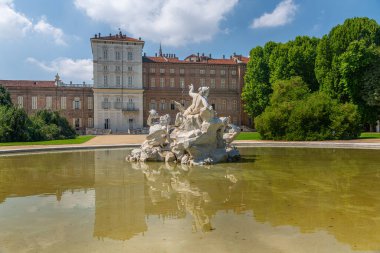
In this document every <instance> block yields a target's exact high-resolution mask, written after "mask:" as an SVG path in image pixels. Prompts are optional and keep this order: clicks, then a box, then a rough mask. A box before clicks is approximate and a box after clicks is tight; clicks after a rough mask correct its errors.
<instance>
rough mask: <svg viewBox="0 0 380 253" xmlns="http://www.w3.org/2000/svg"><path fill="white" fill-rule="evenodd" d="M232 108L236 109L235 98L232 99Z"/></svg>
mask: <svg viewBox="0 0 380 253" xmlns="http://www.w3.org/2000/svg"><path fill="white" fill-rule="evenodd" d="M232 110H234V111H237V101H236V100H233V101H232Z"/></svg>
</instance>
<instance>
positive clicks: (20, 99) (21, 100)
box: [17, 96, 24, 108]
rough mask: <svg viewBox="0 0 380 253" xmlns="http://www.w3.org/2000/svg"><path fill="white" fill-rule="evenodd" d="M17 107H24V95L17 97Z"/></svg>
mask: <svg viewBox="0 0 380 253" xmlns="http://www.w3.org/2000/svg"><path fill="white" fill-rule="evenodd" d="M17 107H18V108H24V97H23V96H18V97H17Z"/></svg>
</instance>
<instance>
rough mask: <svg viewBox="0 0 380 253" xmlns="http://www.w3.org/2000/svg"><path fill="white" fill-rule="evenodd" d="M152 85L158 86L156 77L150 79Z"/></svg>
mask: <svg viewBox="0 0 380 253" xmlns="http://www.w3.org/2000/svg"><path fill="white" fill-rule="evenodd" d="M150 87H156V79H155V78H151V79H150Z"/></svg>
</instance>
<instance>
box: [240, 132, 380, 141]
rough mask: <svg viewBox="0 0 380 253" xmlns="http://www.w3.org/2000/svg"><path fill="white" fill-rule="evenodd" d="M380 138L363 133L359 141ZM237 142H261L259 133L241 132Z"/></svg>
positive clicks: (374, 134)
mask: <svg viewBox="0 0 380 253" xmlns="http://www.w3.org/2000/svg"><path fill="white" fill-rule="evenodd" d="M377 138H380V133H362V134H361V135H360V137H359V139H377ZM236 140H261V137H260V134H259V133H258V132H241V133H240V134H239V135H238V136H237V138H236Z"/></svg>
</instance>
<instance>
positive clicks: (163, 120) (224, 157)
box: [126, 85, 240, 165]
mask: <svg viewBox="0 0 380 253" xmlns="http://www.w3.org/2000/svg"><path fill="white" fill-rule="evenodd" d="M189 95H190V96H191V97H192V98H193V102H192V104H191V105H190V106H189V107H188V108H187V109H186V110H185V108H183V106H182V105H181V104H179V103H178V102H176V105H177V109H178V110H179V111H180V112H179V113H178V114H177V116H176V120H175V126H172V125H170V116H169V115H168V114H166V115H164V116H161V117H159V116H158V114H157V112H156V111H155V110H151V111H150V112H149V113H150V115H149V117H148V122H147V123H148V125H149V126H150V129H149V135H148V136H147V137H146V140H145V141H144V143H143V144H142V145H141V147H140V148H139V149H134V150H132V152H131V154H130V155H128V156H127V157H126V160H127V161H130V162H137V161H139V162H145V161H165V162H177V163H182V164H189V165H192V164H194V165H205V164H213V163H219V162H228V161H237V160H239V159H240V154H239V151H238V150H237V149H236V148H234V147H232V146H231V143H232V141H233V140H234V138H235V137H236V136H237V135H238V134H239V132H240V128H238V127H237V126H235V125H232V124H230V120H229V118H228V117H220V118H218V117H216V112H215V111H214V109H213V108H212V107H211V106H210V105H209V104H208V102H207V96H208V87H200V88H199V92H198V93H194V92H193V86H192V85H191V86H190V91H189Z"/></svg>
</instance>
